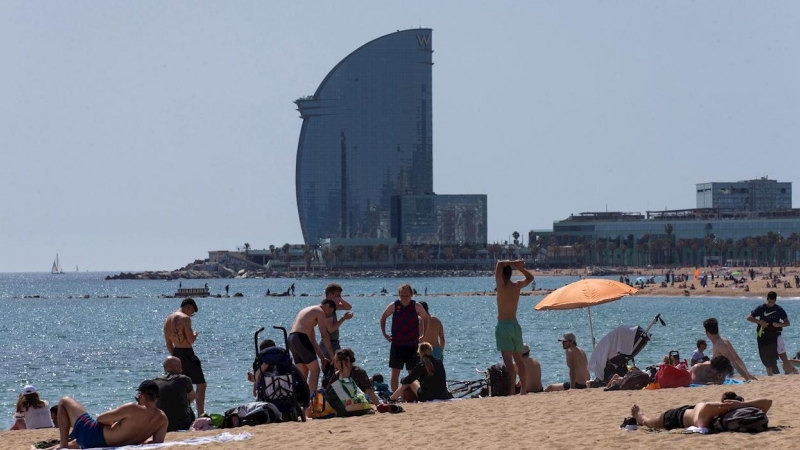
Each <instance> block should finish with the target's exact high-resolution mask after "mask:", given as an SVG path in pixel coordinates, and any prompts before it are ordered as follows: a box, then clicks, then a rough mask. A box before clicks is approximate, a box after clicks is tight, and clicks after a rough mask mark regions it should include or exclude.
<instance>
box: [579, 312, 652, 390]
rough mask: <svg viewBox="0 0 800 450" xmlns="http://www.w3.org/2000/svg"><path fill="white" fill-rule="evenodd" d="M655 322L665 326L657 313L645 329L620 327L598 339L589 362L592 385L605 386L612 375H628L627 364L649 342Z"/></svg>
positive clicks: (627, 326) (628, 326)
mask: <svg viewBox="0 0 800 450" xmlns="http://www.w3.org/2000/svg"><path fill="white" fill-rule="evenodd" d="M657 322H658V323H661V325H662V326H665V325H666V323H664V320H663V319H661V314H660V313H659V314H656V316H655V317H654V318H653V320H652V321H651V322H650V325H648V326H647V329H643V328H642V327H640V326H630V325H622V326H620V327H617V328H615V329H614V330H612V331H611V332H610V333H608V334H607V335H605V336H604V337H603V339H600V342H598V343H597V347H595V349H594V351H593V352H592V358H591V359H590V360H589V370H590V371H592V372H594V374H595V377H596V380H595V381H594V382H593V383H592V384H593V385H595V384H597V385H602V386H605V385H606V384H607V383H608V382H609V381H610V380H611V377H613V376H614V374H617V375H619V376H621V377H622V376H625V374H626V373H628V363H629V362H631V361H634V358H635V357H636V355H638V354H639V352H641V351H642V349H644V348H645V346H646V345H647V343H648V342H650V336H651V335H650V334H649V331H650V329H651V328H652V327H653V325H655V324H656V323H657Z"/></svg>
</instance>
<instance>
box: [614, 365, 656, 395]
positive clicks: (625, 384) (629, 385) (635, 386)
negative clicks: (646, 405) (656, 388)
mask: <svg viewBox="0 0 800 450" xmlns="http://www.w3.org/2000/svg"><path fill="white" fill-rule="evenodd" d="M648 383H650V375H649V374H647V373H645V372H642V371H641V370H639V369H637V368H636V367H634V368H632V369H631V370H629V371H628V373H626V374H625V376H624V377H622V381H621V382H620V384H619V388H620V390H623V391H640V390H642V389H644V387H645V386H647V384H648Z"/></svg>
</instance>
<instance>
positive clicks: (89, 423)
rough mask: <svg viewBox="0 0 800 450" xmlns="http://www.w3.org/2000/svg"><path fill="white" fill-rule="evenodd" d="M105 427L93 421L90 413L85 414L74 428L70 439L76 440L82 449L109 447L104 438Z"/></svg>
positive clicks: (79, 418)
mask: <svg viewBox="0 0 800 450" xmlns="http://www.w3.org/2000/svg"><path fill="white" fill-rule="evenodd" d="M104 428H105V426H104V425H103V424H101V423H100V422H98V421H96V420H94V419H92V416H90V415H89V413H83V414H81V416H80V417H78V419H77V420H75V425H73V426H72V433H70V435H69V438H70V439H75V440H76V441H77V442H78V445H80V446H81V448H95V447H107V446H108V444H106V438H105V436H103V429H104Z"/></svg>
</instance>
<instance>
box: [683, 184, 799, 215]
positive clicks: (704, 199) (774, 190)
mask: <svg viewBox="0 0 800 450" xmlns="http://www.w3.org/2000/svg"><path fill="white" fill-rule="evenodd" d="M697 207H698V208H716V209H719V210H722V211H773V210H776V209H791V208H792V183H786V182H784V183H779V182H777V181H776V180H769V179H766V178H762V179H758V180H748V181H737V182H735V183H719V182H715V183H699V184H697Z"/></svg>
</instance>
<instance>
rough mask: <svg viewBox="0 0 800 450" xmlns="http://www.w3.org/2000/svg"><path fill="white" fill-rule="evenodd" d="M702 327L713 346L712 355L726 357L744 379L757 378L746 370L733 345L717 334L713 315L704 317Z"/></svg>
mask: <svg viewBox="0 0 800 450" xmlns="http://www.w3.org/2000/svg"><path fill="white" fill-rule="evenodd" d="M703 328H705V329H706V336H708V339H709V340H710V341H711V345H713V347H714V348H713V350H712V356H718V355H722V356H724V357H726V358H728V360H730V362H731V364H732V365H733V367H734V368H735V369H736V371H738V372H739V374H741V375H742V378H744V379H745V380H756V379H757V378H756V377H754V376H753V375H751V374H750V372H748V371H747V366H745V365H744V361H742V358H740V357H739V354H738V353H736V350H734V348H733V345H731V343H730V342H729V341H728V340H727V339H725V338H724V337H722V336H720V335H719V323H718V322H717V319H715V318H713V317H712V318H710V319H706V320H705V321H704V322H703Z"/></svg>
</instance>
